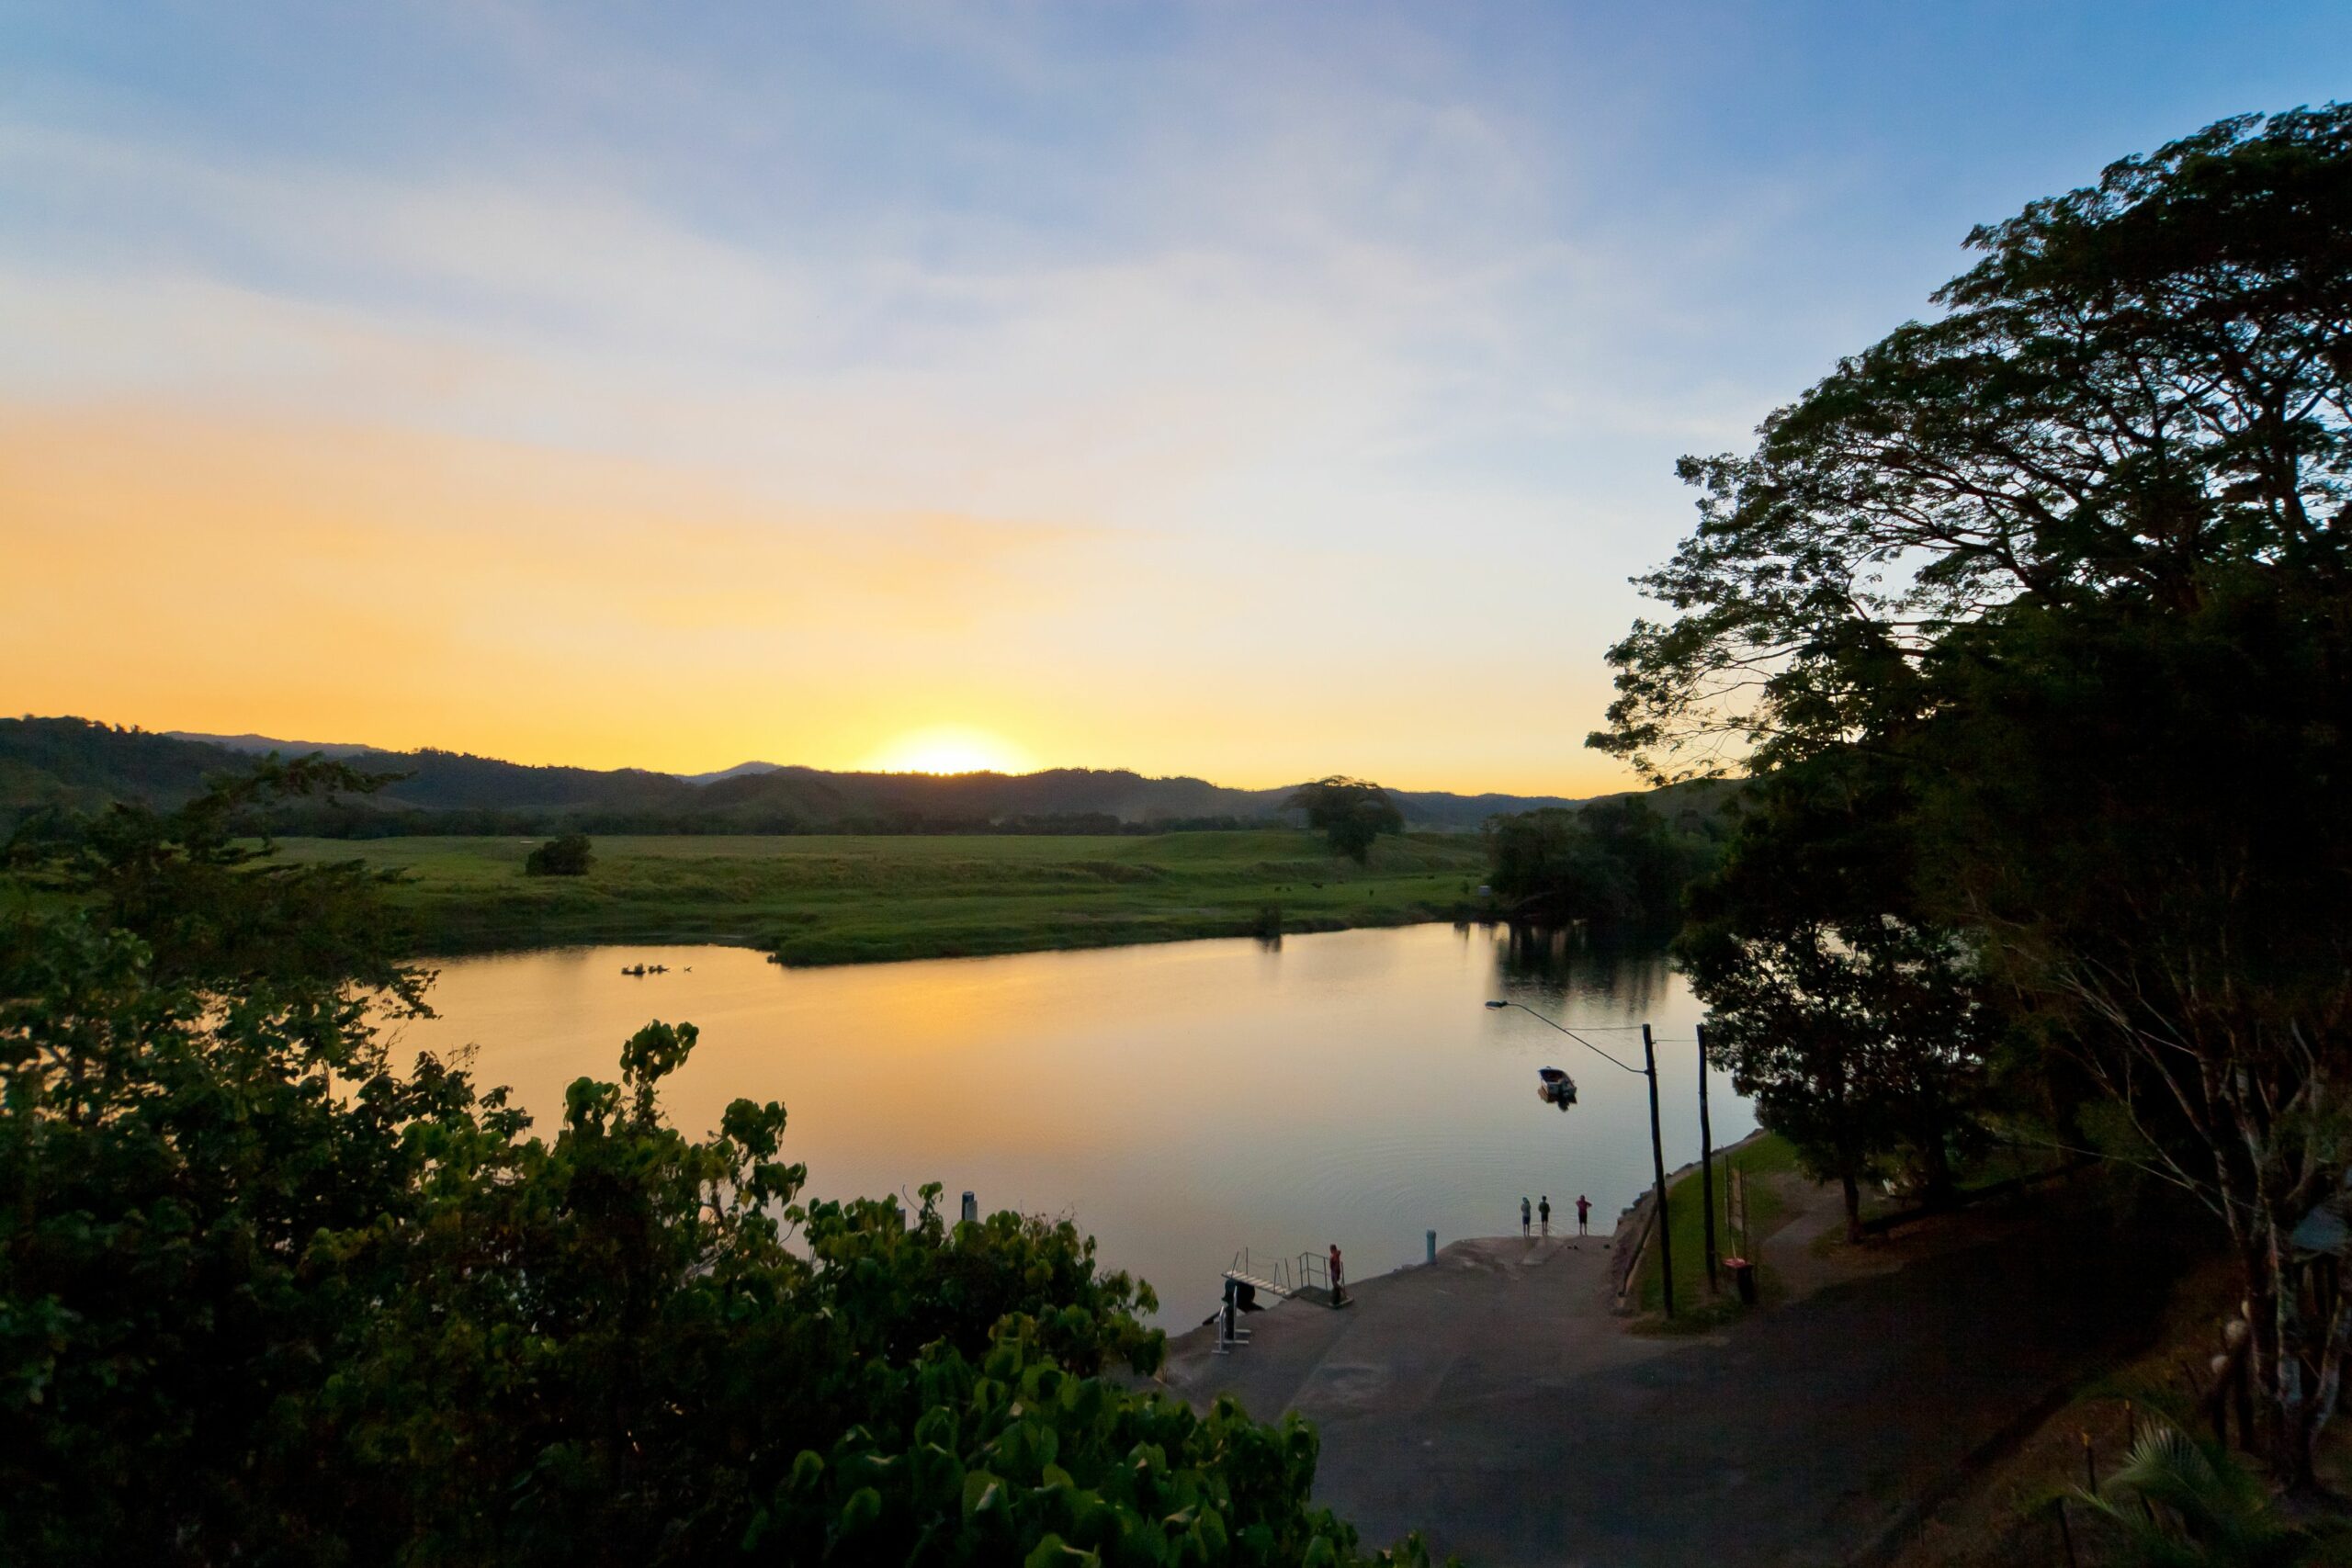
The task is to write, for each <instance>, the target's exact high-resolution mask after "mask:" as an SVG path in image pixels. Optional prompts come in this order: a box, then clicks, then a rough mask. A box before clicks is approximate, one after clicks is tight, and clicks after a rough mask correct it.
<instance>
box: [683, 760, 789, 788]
mask: <svg viewBox="0 0 2352 1568" xmlns="http://www.w3.org/2000/svg"><path fill="white" fill-rule="evenodd" d="M783 767H784V764H783V763H781V762H738V763H736V764H735V765H734V766H733V767H731V768H721V769H719V770H718V772H717V773H673V774H671V775H670V776H671V777H673V778H677V779H684V781H685V782H686V783H688V784H717V783H718V781H719V780H721V779H733V778H741V777H742V776H743V775H744V774H746V773H776V772H779V771H780V770H781V769H782V768H783Z"/></svg>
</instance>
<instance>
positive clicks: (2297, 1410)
mask: <svg viewBox="0 0 2352 1568" xmlns="http://www.w3.org/2000/svg"><path fill="white" fill-rule="evenodd" d="M1968 243H1969V244H1970V246H1971V247H1972V248H1973V249H1974V250H1976V251H1978V252H1980V253H1981V254H1982V256H1983V259H1982V260H1981V261H1979V262H1978V263H1977V264H1976V265H1975V266H1974V267H1973V268H1972V269H1971V270H1970V271H1969V272H1967V273H1966V274H1964V275H1963V276H1961V277H1959V278H1957V279H1955V280H1954V281H1953V282H1951V284H1949V285H1947V286H1946V287H1945V288H1944V289H1943V290H1942V291H1941V292H1940V293H1939V294H1938V295H1937V296H1936V303H1937V305H1939V307H1940V308H1941V310H1940V313H1939V314H1938V315H1937V316H1936V317H1935V318H1934V319H1932V320H1929V321H1924V322H1913V323H1910V324H1908V325H1905V326H1904V327H1901V328H1898V329H1897V330H1896V331H1895V332H1894V333H1891V334H1889V335H1888V336H1887V337H1886V338H1885V339H1883V341H1881V342H1880V343H1878V344H1874V345H1872V346H1871V347H1870V348H1868V349H1865V350H1864V351H1862V352H1861V353H1860V354H1858V355H1853V356H1852V357H1850V358H1849V359H1847V360H1845V361H1843V362H1842V363H1840V364H1839V365H1838V367H1837V368H1836V369H1835V370H1834V371H1833V372H1832V373H1831V374H1830V375H1829V376H1828V377H1827V378H1826V379H1824V380H1823V381H1822V382H1821V383H1820V384H1819V385H1818V386H1816V387H1815V388H1814V389H1812V390H1811V391H1809V392H1807V393H1806V394H1805V395H1804V397H1802V398H1800V399H1799V400H1797V401H1795V402H1794V403H1792V404H1791V405H1789V406H1788V407H1786V408H1783V409H1781V410H1779V411H1777V412H1774V413H1773V414H1772V415H1771V416H1770V418H1769V419H1767V420H1766V421H1765V423H1764V424H1763V426H1762V429H1761V432H1760V434H1761V440H1760V443H1759V445H1758V446H1757V448H1756V449H1755V451H1754V452H1753V453H1752V454H1750V455H1747V456H1745V457H1741V456H1724V457H1713V458H1705V459H1695V458H1692V459H1685V460H1684V463H1683V466H1682V472H1683V476H1684V477H1685V478H1686V479H1689V480H1690V481H1691V482H1692V483H1693V484H1696V485H1698V486H1699V487H1700V488H1701V489H1702V492H1703V495H1702V500H1701V502H1700V506H1699V513H1700V520H1699V525H1698V528H1697V530H1696V531H1695V532H1694V533H1693V534H1692V535H1691V537H1690V538H1688V539H1687V540H1685V541H1684V542H1683V544H1682V546H1681V547H1680V548H1679V550H1678V551H1677V552H1676V554H1675V557H1674V558H1673V559H1672V560H1671V561H1669V562H1668V564H1667V565H1666V566H1664V567H1662V568H1660V569H1659V570H1657V571H1656V572H1653V573H1651V574H1650V575H1649V576H1647V577H1645V578H1643V579H1641V580H1639V581H1640V584H1641V586H1642V587H1644V588H1645V590H1646V591H1647V592H1649V594H1650V595H1651V596H1652V597H1653V598H1655V599H1657V600H1658V601H1660V602H1662V603H1663V604H1665V605H1667V606H1668V610H1669V611H1670V612H1671V613H1670V615H1668V616H1667V617H1665V618H1663V619H1661V620H1658V621H1655V622H1653V621H1646V620H1645V621H1639V622H1636V623H1635V624H1634V627H1633V630H1632V632H1631V633H1630V635H1628V636H1627V637H1625V639H1624V640H1623V642H1621V643H1620V644H1619V645H1618V646H1617V647H1616V648H1615V649H1612V650H1611V660H1613V661H1614V662H1615V664H1616V665H1617V668H1618V675H1617V688H1618V694H1619V695H1618V699H1617V701H1616V703H1615V704H1614V705H1612V707H1611V710H1610V714H1609V720H1610V724H1609V728H1607V729H1605V730H1603V731H1602V732H1601V733H1600V734H1599V735H1597V736H1595V737H1594V738H1593V744H1595V745H1597V746H1599V747H1600V748H1602V749H1603V750H1609V751H1612V752H1615V753H1617V754H1619V755H1621V756H1625V757H1629V758H1632V759H1634V761H1636V762H1638V763H1639V764H1640V765H1642V766H1643V767H1644V768H1645V771H1647V772H1648V773H1651V774H1652V776H1654V777H1659V778H1666V777H1676V776H1693V775H1704V774H1708V773H1721V772H1724V771H1728V770H1732V769H1736V768H1745V769H1747V771H1750V772H1753V773H1758V774H1759V775H1763V776H1766V777H1770V776H1772V775H1776V774H1779V773H1785V772H1787V771H1789V770H1792V769H1798V770H1801V769H1804V768H1807V767H1809V766H1813V765H1815V764H1817V763H1821V762H1823V761H1825V760H1826V761H1828V762H1829V764H1830V765H1833V766H1839V767H1844V766H1853V767H1857V768H1860V769H1862V770H1863V771H1866V772H1868V773H1872V774H1874V775H1876V776H1877V778H1878V779H1879V780H1881V781H1883V782H1884V783H1886V784H1888V785H1889V786H1890V787H1888V788H1887V789H1886V790H1885V798H1886V800H1887V801H1888V805H1887V806H1886V807H1885V809H1884V811H1883V814H1882V816H1881V818H1880V819H1881V822H1882V824H1883V827H1884V829H1885V830H1886V831H1887V833H1888V834H1889V836H1890V838H1894V839H1902V840H1907V841H1908V843H1909V844H1910V846H1911V847H1912V849H1913V850H1915V851H1916V861H1915V862H1914V863H1913V864H1912V874H1911V877H1910V882H1911V886H1908V887H1906V888H1900V889H1895V890H1894V891H1893V893H1892V894H1891V897H1894V898H1895V899H1896V900H1897V902H1896V903H1895V904H1894V906H1893V907H1889V908H1883V909H1880V910H1878V911H1875V912H1876V913H1878V914H1880V915H1883V916H1887V917H1893V918H1897V919H1900V918H1903V917H1905V915H1916V916H1917V917H1919V918H1920V919H1923V920H1925V921H1926V922H1927V923H1928V924H1929V925H1942V926H1946V927H1949V928H1951V929H1953V930H1956V931H1962V932H1963V933H1965V934H1964V940H1965V944H1966V950H1967V952H1968V953H1969V954H1971V955H1972V957H1973V961H1974V963H1975V964H1976V965H1977V966H1978V967H1979V968H1980V969H1981V971H1982V972H1983V974H1984V976H1985V979H1986V981H1987V982H1988V984H1987V987H1986V993H1985V994H1987V995H1988V996H1993V997H1997V998H2001V1006H2002V1007H2003V1009H2004V1010H2006V1011H2007V1013H2009V1014H2010V1017H2011V1021H2013V1022H2015V1023H2017V1024H2018V1026H2019V1033H2020V1036H2021V1037H2023V1038H2025V1039H2029V1040H2031V1041H2033V1042H2037V1043H2039V1044H2040V1046H2041V1051H2042V1052H2043V1053H2044V1054H2043V1055H2041V1058H2040V1060H2041V1064H2042V1065H2043V1066H2045V1067H2047V1069H2048V1072H2047V1074H2046V1077H2047V1078H2048V1080H2049V1081H2050V1082H2052V1083H2060V1082H2073V1083H2086V1084H2088V1085H2091V1086H2093V1088H2094V1089H2095V1091H2096V1092H2098V1093H2099V1094H2101V1095H2103V1096H2105V1097H2107V1098H2108V1100H2109V1107H2108V1108H2107V1110H2106V1111H2105V1114H2106V1115H2107V1117H2108V1118H2109V1121H2110V1122H2114V1121H2119V1120H2120V1121H2122V1122H2126V1123H2128V1125H2129V1128H2130V1130H2131V1131H2130V1137H2131V1143H2132V1145H2133V1146H2132V1149H2131V1154H2132V1156H2133V1157H2135V1158H2138V1159H2140V1160H2142V1161H2143V1163H2145V1164H2147V1165H2149V1166H2151V1167H2153V1168H2155V1169H2156V1170H2158V1171H2159V1172H2160V1173H2162V1174H2163V1175H2165V1176H2166V1177H2168V1178H2170V1179H2172V1180H2174V1181H2175V1182H2177V1184H2178V1185H2180V1186H2181V1187H2182V1188H2184V1189H2185V1190H2188V1191H2189V1192H2191V1193H2193V1194H2194V1195H2195V1196H2196V1197H2197V1198H2198V1199H2199V1201H2201V1202H2202V1203H2203V1204H2204V1205H2205V1206H2206V1207H2207V1208H2208V1209H2209V1210H2210V1211H2211V1213H2212V1214H2213V1216H2214V1218H2215V1221H2216V1223H2217V1224H2218V1225H2219V1226H2220V1227H2222V1228H2223V1229H2224V1230H2226V1232H2227V1234H2228V1235H2229V1237H2230V1241H2231V1244H2232V1246H2233V1250H2234V1251H2235V1253H2236V1256H2237V1258H2238V1261H2239V1265H2240V1268H2241V1269H2242V1270H2243V1284H2244V1289H2245V1294H2246V1296H2247V1298H2248V1299H2249V1300H2250V1301H2251V1302H2252V1303H2253V1306H2254V1328H2255V1345H2256V1362H2257V1366H2258V1369H2259V1374H2260V1379H2261V1382H2262V1385H2263V1388H2264V1390H2265V1393H2266V1395H2267V1402H2268V1413H2269V1414H2268V1422H2267V1426H2268V1432H2267V1440H2266V1444H2265V1446H2266V1447H2267V1449H2268V1450H2269V1457H2270V1461H2271V1463H2272V1465H2273V1468H2274V1469H2275V1471H2276V1472H2277V1473H2278V1476H2279V1478H2280V1479H2281V1480H2282V1481H2284V1482H2285V1483H2288V1484H2290V1485H2292V1486H2302V1485H2308V1484H2311V1483H2312V1457H2313V1453H2314V1450H2315V1448H2316V1444H2317V1442H2318V1438H2319V1435H2320V1431H2321V1429H2322V1427H2324V1425H2325V1424H2326V1422H2327V1421H2328V1419H2329V1417H2330V1416H2332V1415H2333V1413H2334V1411H2335V1407H2336V1404H2337V1403H2338V1400H2339V1395H2340V1393H2341V1392H2342V1383H2343V1380H2344V1374H2345V1369H2346V1361H2347V1359H2352V1291H2338V1290H2333V1289H2328V1288H2326V1286H2325V1277H2326V1275H2327V1270H2324V1269H2313V1268H2311V1267H2308V1266H2307V1265H2306V1264H2305V1263H2303V1262H2301V1261H2299V1260H2298V1251H2297V1247H2296V1246H2295V1244H2294V1242H2293V1241H2292V1240H2291V1239H2290V1238H2291V1237H2292V1236H2293V1235H2295V1232H2296V1230H2297V1227H2298V1225H2299V1224H2301V1222H2302V1220H2303V1219H2304V1218H2305V1216H2307V1215H2308V1214H2309V1213H2311V1212H2312V1209H2313V1208H2314V1206H2316V1205H2319V1204H2321V1203H2323V1202H2330V1201H2340V1194H2341V1192H2342V1190H2343V1183H2344V1177H2345V1174H2346V1169H2347V1167H2352V985H2346V979H2345V976H2346V974H2347V973H2352V900H2347V897H2346V889H2347V888H2352V812H2346V810H2345V809H2344V798H2345V796H2344V791H2345V781H2346V779H2347V778H2352V724H2347V723H2346V721H2345V716H2346V714H2352V502H2348V501H2347V498H2352V346H2347V345H2352V105H2330V106H2327V107H2322V108H2318V109H2295V110H2291V111H2289V112H2286V113H2281V114H2277V115H2272V116H2269V117H2267V118H2265V117H2262V116H2246V117H2243V118H2235V119H2229V120H2223V121H2222V122H2221V123H2219V124H2216V125H2213V126H2210V127H2208V128H2207V129H2205V130H2201V131H2199V132H2197V133H2196V134H2194V135H2191V136H2188V137H2187V138H2184V139H2183V140H2181V141H2177V142H2174V143H2172V144H2171V145H2169V146H2166V147H2165V148H2162V149H2160V150H2159V151H2158V152H2154V153H2153V154H2151V155H2148V156H2145V157H2135V158H2128V159H2125V160H2123V161H2122V162H2120V163H2118V164H2114V165H2113V166H2111V167H2109V169H2108V170H2107V171H2106V172H2105V173H2104V174H2103V175H2101V176H2100V178H2099V180H2098V183H2097V184H2096V185H2093V186H2087V187H2086V188H2084V189H2080V190H2076V191H2073V192H2070V193H2068V194H2066V195H2064V196H2059V197H2050V198H2048V199H2045V200H2041V201H2037V202H2035V203H2033V204H2032V205H2030V206H2029V207H2028V208H2026V209H2025V210H2024V211H2022V212H2021V213H2019V214H2018V216H2017V217H2015V218H2012V219H2010V220H2007V222H2004V223H1999V224H1996V225H1993V226H1990V227H1987V228H1981V229H1979V230H1977V231H1975V232H1974V233H1973V234H1971V235H1970V237H1969V242H1968ZM1841 758H1842V759H1844V761H1839V759H1841ZM1874 787H1875V786H1874ZM1803 826H1804V825H1803V824H1799V825H1797V830H1798V831H1799V832H1800V833H1801V832H1802V829H1803ZM1782 830H1783V829H1782V826H1781V825H1780V824H1776V823H1775V822H1773V821H1770V820H1760V821H1756V822H1752V823H1751V824H1750V825H1749V828H1748V829H1744V831H1750V832H1754V833H1758V834H1772V833H1775V832H1780V831H1782ZM1805 849H1806V844H1805V841H1804V839H1803V838H1802V837H1801V836H1800V837H1799V838H1797V839H1796V840H1793V841H1792V842H1791V843H1790V844H1788V845H1787V846H1786V847H1785V852H1786V853H1787V854H1788V855H1789V856H1792V857H1801V856H1802V855H1803V854H1804V852H1805ZM1838 898H1839V899H1840V900H1841V901H1842V902H1843V903H1845V904H1846V905H1847V906H1848V907H1847V908H1833V907H1830V906H1828V905H1825V906H1824V907H1823V908H1819V909H1816V910H1814V911H1811V912H1812V913H1813V914H1815V915H1816V916H1818V917H1820V918H1822V919H1830V918H1832V917H1835V918H1837V919H1840V920H1843V919H1849V918H1850V917H1851V916H1853V915H1854V914H1856V913H1858V911H1855V910H1853V909H1852V908H1850V905H1851V902H1852V900H1851V899H1850V897H1847V896H1846V895H1844V894H1839V895H1838ZM1859 912H1868V911H1859ZM1730 934H1733V935H1739V934H1746V935H1748V936H1755V935H1758V934H1760V933H1759V932H1758V931H1747V932H1745V933H1741V932H1738V931H1736V930H1734V931H1731V932H1730ZM1750 977H1751V978H1753V977H1754V976H1750ZM1705 993H1706V987H1705V986H1704V985H1702V995H1705ZM1710 999H1711V1000H1712V998H1710ZM2060 1131H2062V1132H2063V1131H2067V1129H2064V1128H2062V1129H2060ZM2075 1135H2077V1136H2080V1135H2083V1133H2082V1131H2081V1130H2075Z"/></svg>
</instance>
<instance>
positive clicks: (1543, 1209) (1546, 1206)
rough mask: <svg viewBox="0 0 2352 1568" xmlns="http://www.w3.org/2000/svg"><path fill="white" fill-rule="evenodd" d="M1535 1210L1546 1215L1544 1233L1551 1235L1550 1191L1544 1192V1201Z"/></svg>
mask: <svg viewBox="0 0 2352 1568" xmlns="http://www.w3.org/2000/svg"><path fill="white" fill-rule="evenodd" d="M1535 1212H1536V1213H1538V1214H1541V1215H1542V1216H1543V1217H1544V1235H1551V1234H1552V1195H1551V1194H1550V1193H1549V1192H1546V1193H1544V1201H1543V1203H1542V1204H1541V1205H1540V1206H1538V1207H1537V1209H1536V1211H1535Z"/></svg>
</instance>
